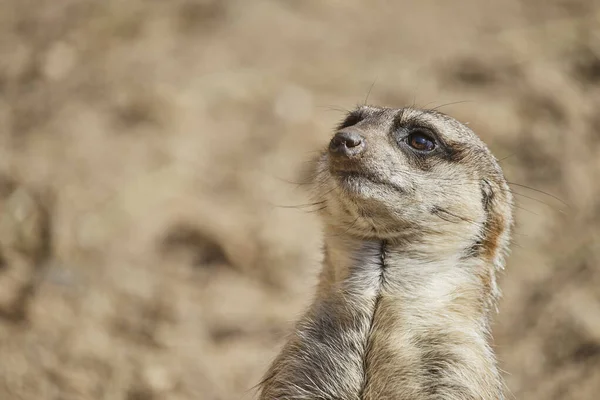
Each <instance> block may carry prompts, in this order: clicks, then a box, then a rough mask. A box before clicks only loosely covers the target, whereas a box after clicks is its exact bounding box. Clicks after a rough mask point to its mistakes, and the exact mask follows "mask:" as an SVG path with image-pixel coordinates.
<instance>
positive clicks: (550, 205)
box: [512, 190, 565, 214]
mask: <svg viewBox="0 0 600 400" xmlns="http://www.w3.org/2000/svg"><path fill="white" fill-rule="evenodd" d="M512 193H513V194H516V195H517V196H521V197H524V198H526V199H530V200H535V201H537V202H539V203H541V204H544V205H545V206H548V207H550V208H551V209H553V210H555V211H558V212H560V213H562V214H564V213H565V212H564V211H563V210H561V209H560V208H556V207H554V206H553V205H552V204H549V203H546V202H545V201H542V200H540V199H536V198H535V197H531V196H527V195H525V194H523V193H519V192H515V191H514V190H513V191H512Z"/></svg>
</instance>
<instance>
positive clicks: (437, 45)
mask: <svg viewBox="0 0 600 400" xmlns="http://www.w3.org/2000/svg"><path fill="white" fill-rule="evenodd" d="M599 56H600V2H599V1H593V0H527V1H526V0H504V1H481V0H463V1H461V2H448V1H441V0H421V1H419V2H416V1H395V2H392V1H385V0H375V1H370V2H367V1H359V0H343V1H342V0H332V1H319V0H305V1H302V2H300V1H291V0H252V1H249V0H246V1H242V0H221V1H219V0H170V1H157V0H146V1H142V0H105V1H102V2H100V1H93V0H53V1H34V0H2V1H1V2H0V354H1V357H0V399H1V400H4V399H7V400H12V399H23V400H33V399H36V400H39V399H48V400H71V399H95V400H96V399H98V400H100V399H111V400H112V399H123V400H155V399H206V400H213V399H215V400H216V399H224V400H230V399H231V400H234V399H251V398H252V397H253V396H254V395H255V391H254V390H253V389H252V387H253V385H255V384H256V383H257V382H258V380H259V378H260V377H261V375H262V374H263V372H264V370H265V369H266V367H267V365H268V363H269V362H270V360H271V359H272V358H273V357H274V355H275V354H276V353H277V351H278V348H279V346H280V345H281V343H282V338H283V337H284V335H285V334H286V333H287V332H288V331H289V329H290V328H291V326H292V323H293V321H294V320H295V319H296V317H297V316H298V315H299V314H300V312H301V310H302V308H303V307H304V306H305V305H306V304H307V301H309V299H310V295H311V292H312V288H313V285H314V282H315V275H316V270H317V268H318V263H319V259H320V254H319V249H320V244H321V237H320V227H319V221H318V220H316V217H315V215H314V213H310V212H307V210H305V209H304V210H303V209H301V208H295V207H288V206H293V205H299V204H302V203H305V202H306V201H307V195H306V193H305V188H304V187H303V186H302V185H297V184H295V183H294V182H297V181H298V180H299V179H300V178H299V175H300V171H301V169H302V166H303V165H304V163H305V161H306V160H308V159H309V158H310V156H311V155H312V154H314V152H315V151H317V150H319V149H320V148H321V146H323V145H324V144H325V143H327V140H328V137H329V135H330V134H331V128H332V127H333V126H334V124H335V123H336V122H337V121H339V119H340V118H341V117H342V115H343V112H344V109H348V108H352V107H353V106H354V105H355V104H357V103H361V102H363V101H364V100H365V97H366V96H367V93H368V92H369V90H370V88H371V87H372V90H371V91H370V95H369V102H370V103H373V104H379V105H388V106H403V105H411V104H416V105H418V106H427V107H436V106H443V107H442V108H441V110H442V111H444V112H447V113H449V114H451V115H453V116H455V117H457V118H458V119H460V120H462V121H468V122H470V126H471V127H472V128H473V129H474V130H475V131H476V132H478V133H479V134H480V136H481V137H482V138H483V139H484V140H485V141H486V142H487V143H488V144H489V146H490V148H491V149H492V151H493V152H494V153H495V154H496V155H497V157H498V158H500V159H502V166H503V168H504V169H505V173H506V175H507V178H508V179H509V180H510V181H511V182H512V188H513V189H514V192H515V196H516V198H517V202H518V210H517V228H516V233H515V237H514V246H513V252H512V255H511V257H510V259H509V263H508V266H507V269H506V271H505V273H504V274H503V275H502V277H501V284H502V288H503V292H504V298H503V300H502V302H501V304H500V313H499V315H498V317H497V319H496V324H495V327H494V335H495V340H496V344H495V346H496V349H497V352H498V355H499V358H500V361H501V366H502V369H503V370H505V371H507V372H506V380H507V384H508V386H509V388H510V390H511V392H512V393H513V394H514V398H517V399H523V400H540V399H544V400H546V399H573V400H578V399H587V400H592V399H597V398H598V393H600V183H599V182H600V113H599V112H598V110H600V58H599ZM563 202H564V203H567V204H568V205H565V204H563ZM509 398H512V397H509Z"/></svg>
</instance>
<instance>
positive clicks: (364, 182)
mask: <svg viewBox="0 0 600 400" xmlns="http://www.w3.org/2000/svg"><path fill="white" fill-rule="evenodd" d="M332 175H334V176H335V177H336V178H337V181H338V183H339V184H340V185H341V186H342V187H343V188H344V189H347V190H349V191H351V192H358V193H360V192H361V191H362V190H363V189H365V188H368V187H372V186H382V187H389V188H392V189H394V190H396V191H398V192H400V193H404V192H405V190H404V188H402V187H401V186H399V185H396V184H394V183H393V182H389V181H388V180H386V179H381V178H380V177H378V176H377V175H374V174H370V173H367V172H363V171H361V172H358V171H346V170H344V171H332Z"/></svg>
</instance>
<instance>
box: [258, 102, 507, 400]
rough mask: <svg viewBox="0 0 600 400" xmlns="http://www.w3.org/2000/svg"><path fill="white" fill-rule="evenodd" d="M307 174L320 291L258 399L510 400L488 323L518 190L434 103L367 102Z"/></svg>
mask: <svg viewBox="0 0 600 400" xmlns="http://www.w3.org/2000/svg"><path fill="white" fill-rule="evenodd" d="M312 179H313V182H314V196H315V199H316V200H317V201H319V202H322V204H323V205H324V207H323V208H322V210H321V211H320V213H321V216H322V219H323V222H324V228H325V256H324V262H323V268H322V272H321V276H320V282H319V285H318V289H317V295H316V297H315V300H314V301H313V303H312V305H311V307H309V309H308V310H307V311H306V313H305V314H304V316H303V318H302V319H301V320H300V321H299V322H298V324H297V326H296V329H295V331H294V332H293V333H292V335H291V337H290V338H289V340H288V342H287V344H286V345H285V346H284V347H283V349H282V351H281V353H280V354H279V356H278V357H277V359H276V360H275V361H274V363H273V365H272V366H271V368H270V370H269V372H268V374H267V376H266V378H265V379H264V381H263V382H262V384H261V399H283V398H285V399H307V398H315V399H316V398H318V399H357V400H358V399H361V400H367V399H369V400H371V399H373V400H375V399H399V400H404V399H406V400H408V399H410V400H421V399H423V400H425V399H431V400H433V399H442V398H443V399H450V400H454V399H456V400H458V399H473V400H475V399H484V400H492V399H495V400H497V399H502V398H503V394H502V380H501V377H500V374H499V373H498V369H497V367H496V361H495V357H494V353H493V351H492V349H491V347H490V341H491V338H490V335H489V319H490V315H491V312H492V310H493V309H494V308H495V303H496V300H497V298H498V295H499V291H498V289H497V286H496V271H497V270H498V269H499V268H502V267H503V265H504V257H505V255H506V253H507V250H508V244H509V239H510V231H511V227H512V221H513V217H512V195H511V192H510V189H509V187H508V185H507V183H506V180H505V179H504V176H503V173H502V170H501V169H500V167H499V165H498V163H497V161H496V159H495V158H494V157H493V155H492V154H491V153H490V151H489V150H488V149H487V147H486V146H485V144H484V143H483V142H482V141H481V140H480V139H479V138H478V137H477V136H476V135H475V134H474V133H473V131H471V130H470V129H469V128H467V127H466V126H465V125H463V124H461V123H460V122H458V121H456V120H455V119H453V118H451V117H449V116H447V115H444V114H442V113H439V112H435V111H430V110H419V109H413V108H402V109H391V108H378V107H370V106H363V107H359V108H358V109H356V110H354V111H352V112H351V113H349V115H348V116H347V117H346V118H345V120H344V121H343V122H342V123H341V124H340V125H339V126H338V127H337V129H336V132H335V134H334V136H333V138H332V139H331V141H330V143H329V146H328V147H327V149H324V151H323V153H322V154H321V155H320V157H319V158H318V160H316V164H315V168H314V173H313V175H312Z"/></svg>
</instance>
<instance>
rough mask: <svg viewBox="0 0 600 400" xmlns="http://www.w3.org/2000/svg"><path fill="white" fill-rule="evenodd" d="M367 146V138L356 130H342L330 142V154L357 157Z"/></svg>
mask: <svg viewBox="0 0 600 400" xmlns="http://www.w3.org/2000/svg"><path fill="white" fill-rule="evenodd" d="M365 147H366V143H365V138H364V137H363V136H362V135H361V134H360V133H358V132H357V131H356V130H341V131H339V132H338V133H336V134H335V136H333V138H332V139H331V142H329V154H331V156H332V157H348V158H350V157H356V156H357V155H359V154H360V153H362V152H363V151H364V150H365Z"/></svg>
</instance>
